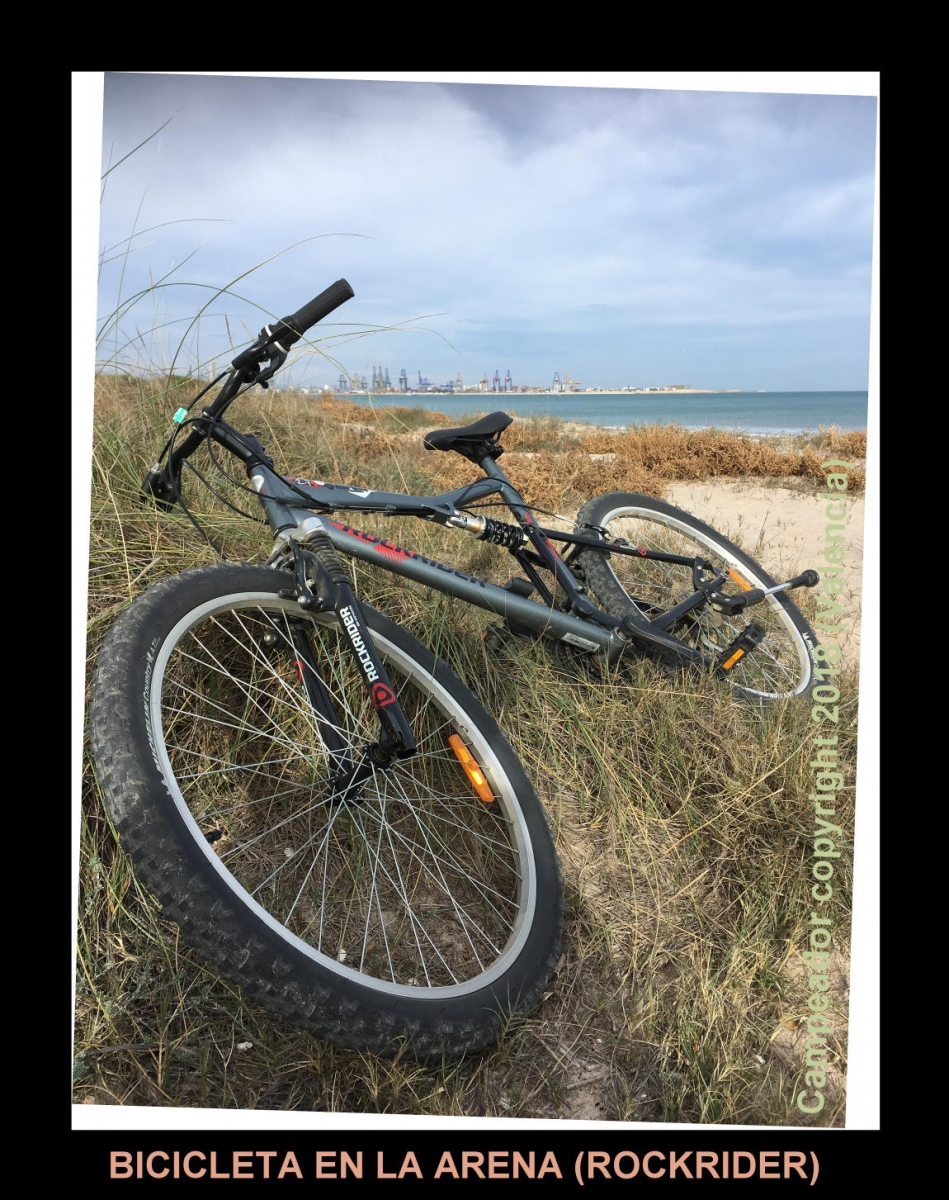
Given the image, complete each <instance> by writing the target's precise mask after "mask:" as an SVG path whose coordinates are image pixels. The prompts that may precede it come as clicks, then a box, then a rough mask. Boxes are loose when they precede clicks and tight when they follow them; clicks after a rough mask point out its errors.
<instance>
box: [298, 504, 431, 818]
mask: <svg viewBox="0 0 949 1200" xmlns="http://www.w3.org/2000/svg"><path fill="white" fill-rule="evenodd" d="M289 547H290V549H291V551H292V553H293V569H294V587H293V588H292V589H285V590H283V591H282V592H281V593H280V594H281V595H282V596H284V597H285V598H287V599H290V598H293V599H295V600H296V602H297V603H298V604H299V605H300V607H301V608H302V609H304V610H306V611H311V612H329V611H332V612H333V613H334V614H335V615H336V619H337V621H338V622H339V624H340V626H341V628H342V631H343V633H344V634H345V637H344V638H343V642H344V644H345V646H346V648H347V650H348V652H349V653H350V655H351V656H352V658H353V660H354V662H355V664H356V667H357V671H358V674H359V678H360V680H361V681H362V683H363V686H364V687H365V689H366V694H367V695H368V697H369V702H370V704H371V705H372V708H373V711H374V712H375V714H376V718H377V720H378V722H379V736H378V740H377V741H376V742H375V743H373V744H371V745H369V746H367V747H366V749H365V751H364V752H363V754H362V756H361V757H360V759H359V761H354V760H353V758H352V755H351V754H350V753H349V748H348V747H347V745H346V743H345V741H344V739H343V737H342V735H341V729H342V726H341V725H340V723H339V721H338V719H337V716H336V711H335V708H334V705H333V698H332V696H331V695H330V692H329V689H328V688H327V686H326V684H325V683H324V682H323V679H322V678H321V676H320V673H319V670H318V669H317V666H316V662H315V660H314V658H313V652H312V649H311V647H310V644H309V640H308V638H307V637H306V634H305V633H304V624H303V622H302V621H294V622H291V630H292V632H291V640H292V648H293V651H294V654H295V655H296V662H297V665H298V670H299V672H300V676H301V679H302V681H303V686H304V688H305V690H306V694H307V699H308V700H309V702H310V704H311V705H312V706H313V709H314V711H315V712H316V713H317V715H318V717H319V718H320V729H321V733H322V735H323V737H324V741H325V743H326V746H327V749H328V750H329V752H330V754H331V756H332V757H333V758H334V760H335V762H336V770H335V772H334V774H333V776H332V779H331V782H330V795H329V797H328V799H329V801H331V802H340V801H358V800H359V799H361V796H362V788H363V784H365V783H367V782H368V781H369V780H370V779H371V778H372V776H373V774H374V773H375V772H376V771H378V770H386V769H387V768H389V767H391V766H392V764H393V763H394V762H396V761H397V760H399V759H403V758H410V757H411V756H412V755H413V754H415V753H416V750H417V746H416V742H415V738H414V737H413V735H412V730H411V728H410V726H409V723H408V721H407V720H406V717H405V713H404V712H403V711H402V707H401V705H400V704H399V700H398V697H397V696H396V694H395V689H394V688H393V686H392V683H391V681H390V679H389V676H388V673H387V672H386V669H385V667H384V665H383V663H382V659H381V658H380V656H379V652H378V650H377V649H376V646H375V643H374V641H373V639H372V634H371V633H370V632H369V628H368V626H367V624H366V620H365V616H364V613H363V610H362V605H361V604H360V602H359V600H358V599H357V598H356V596H355V594H354V592H353V589H352V585H351V584H350V581H349V575H348V574H347V572H346V570H345V568H344V567H343V565H342V563H341V561H340V558H339V555H338V553H337V551H336V547H335V546H334V545H333V543H332V542H331V541H330V539H329V537H328V535H327V534H326V532H325V531H324V530H323V529H322V526H320V527H319V528H318V529H316V530H314V531H312V532H310V533H309V535H308V537H307V539H306V542H305V543H303V542H300V541H297V540H296V539H293V538H291V539H289Z"/></svg>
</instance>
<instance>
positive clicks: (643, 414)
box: [341, 392, 867, 434]
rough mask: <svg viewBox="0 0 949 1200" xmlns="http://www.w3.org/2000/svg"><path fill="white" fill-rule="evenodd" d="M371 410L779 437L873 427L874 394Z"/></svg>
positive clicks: (539, 397)
mask: <svg viewBox="0 0 949 1200" xmlns="http://www.w3.org/2000/svg"><path fill="white" fill-rule="evenodd" d="M341 395H342V394H341ZM345 398H346V399H347V400H353V401H355V402H356V403H357V404H367V403H370V400H369V399H368V398H367V397H366V396H365V394H359V393H348V394H346V395H345ZM371 403H372V405H373V406H374V407H376V408H390V407H392V406H394V405H405V406H407V407H410V408H425V409H429V410H430V411H435V412H442V413H445V414H446V415H447V416H449V417H459V418H461V417H468V416H472V417H473V416H474V415H475V414H476V413H485V412H496V411H498V410H500V411H502V412H506V413H509V414H510V415H511V416H512V417H536V416H544V417H559V418H560V419H562V420H565V421H584V422H587V423H588V424H591V425H605V426H608V427H610V428H614V429H617V428H624V427H626V426H629V425H657V424H659V425H669V424H676V425H681V426H682V427H683V428H685V429H713V428H714V429H727V430H730V431H732V432H734V433H747V434H773V433H802V432H805V431H810V430H817V429H818V428H820V426H822V425H837V426H839V428H841V429H866V427H867V393H866V392H697V393H680V394H676V393H672V392H663V393H648V392H646V393H624V392H563V393H543V392H540V393H537V392H535V393H529V392H528V393H518V392H484V393H481V394H473V393H467V394H465V395H460V396H452V395H450V394H447V393H434V394H433V393H428V392H409V393H408V394H399V395H392V394H385V395H379V396H373V397H372V398H371ZM463 423H464V422H462V421H459V424H463Z"/></svg>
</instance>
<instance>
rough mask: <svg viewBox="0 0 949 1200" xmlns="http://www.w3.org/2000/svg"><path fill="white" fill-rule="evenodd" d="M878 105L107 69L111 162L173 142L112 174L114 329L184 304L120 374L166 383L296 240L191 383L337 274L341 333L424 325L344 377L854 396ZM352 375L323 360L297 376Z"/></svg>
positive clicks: (341, 348) (149, 323)
mask: <svg viewBox="0 0 949 1200" xmlns="http://www.w3.org/2000/svg"><path fill="white" fill-rule="evenodd" d="M876 103H877V102H876V99H875V98H874V97H871V96H847V95H839V96H838V95H793V94H791V95H787V94H786V95H781V94H766V93H739V92H732V93H729V92H714V91H664V90H634V89H622V88H609V89H601V88H586V87H584V88H576V87H530V86H523V85H521V86H518V85H510V84H461V83H450V84H446V83H408V82H406V83H393V82H379V81H356V80H331V79H272V78H238V77H227V76H209V77H199V76H181V75H148V74H134V73H128V74H126V73H111V74H107V75H106V77H105V100H104V137H103V170H104V171H105V170H107V169H108V168H109V166H110V165H111V164H112V163H116V162H117V161H118V160H119V159H120V158H122V156H123V155H126V154H128V153H129V152H130V151H131V150H133V148H134V147H135V146H136V145H137V144H138V143H139V142H141V141H142V140H143V139H144V138H146V137H148V136H149V135H150V134H152V133H154V131H155V130H156V129H158V127H159V126H161V125H162V124H163V123H164V122H168V124H167V125H166V126H165V128H164V129H163V130H162V132H161V133H160V134H159V135H158V136H157V137H154V138H152V140H150V141H149V142H147V144H146V145H144V146H143V147H141V149H139V150H137V151H136V152H135V153H134V154H132V155H131V156H130V157H129V158H128V159H126V161H125V162H122V163H121V164H120V165H118V166H117V167H116V168H115V169H114V170H112V171H111V172H110V173H109V174H108V176H107V179H106V180H105V187H104V198H103V204H102V213H101V247H102V249H106V248H110V247H115V248H116V249H112V250H109V252H108V253H107V254H106V255H105V257H106V258H111V259H112V261H111V262H108V263H107V264H106V265H105V266H104V267H103V270H102V273H101V289H100V296H99V302H98V314H99V318H100V321H102V322H106V323H107V318H108V317H109V314H110V313H112V312H113V311H114V310H116V308H117V306H119V305H120V304H122V303H124V302H126V301H127V300H129V299H130V298H131V297H133V296H134V295H135V294H136V292H138V291H139V290H142V289H147V288H148V286H149V283H150V282H154V281H156V280H158V279H160V278H162V277H167V278H166V282H167V283H168V284H169V285H172V284H173V285H174V286H163V287H162V288H161V289H159V290H158V291H154V292H151V293H150V294H149V295H148V296H147V297H146V298H145V299H144V300H143V301H142V302H141V303H140V304H138V305H137V306H136V307H135V308H133V309H130V310H129V311H127V312H123V315H122V317H121V320H120V323H119V324H120V328H119V330H118V331H117V332H116V333H114V334H113V335H112V336H110V337H109V338H108V339H107V340H106V341H105V343H104V344H103V347H102V357H103V358H109V357H110V356H112V355H117V358H118V359H119V360H121V361H122V362H123V363H127V364H132V365H137V366H154V367H158V366H167V365H169V363H170V361H171V358H172V355H173V354H175V352H176V347H177V343H178V341H179V339H180V338H181V336H182V335H183V334H184V333H185V331H186V330H187V328H188V324H189V319H190V318H191V317H192V316H193V315H194V314H195V313H196V312H197V310H198V309H199V308H200V307H201V305H202V304H205V303H206V302H207V300H208V299H209V298H211V297H212V296H213V295H214V290H215V289H217V288H220V287H222V286H224V285H227V284H228V283H229V282H230V281H231V280H233V279H234V278H235V277H236V276H238V275H241V274H242V273H244V272H246V271H248V270H249V269H250V268H251V267H253V266H254V265H255V264H257V263H260V262H262V261H264V260H266V259H271V256H274V255H277V254H278V252H280V251H282V250H284V249H285V248H286V247H288V246H291V245H293V244H294V243H300V244H298V245H293V248H292V249H290V250H288V251H287V252H286V253H285V254H281V255H279V257H276V258H272V259H271V261H269V262H267V263H266V265H264V266H262V267H260V269H259V270H256V271H254V272H253V273H251V274H249V275H247V276H246V277H245V278H243V279H241V280H240V282H239V283H237V284H235V285H234V286H233V288H232V291H233V292H234V293H235V294H234V295H228V296H222V297H220V298H218V299H217V300H215V301H214V302H213V303H212V304H211V306H210V308H209V309H208V310H207V313H206V314H205V315H204V316H203V317H202V319H201V321H200V324H199V326H198V331H197V332H198V335H199V336H198V339H197V340H195V339H194V338H193V337H189V338H188V339H187V340H186V342H185V344H184V346H183V347H182V348H181V349H180V350H178V351H177V354H178V358H177V362H178V367H179V369H183V368H194V367H195V366H196V365H197V364H198V362H199V361H202V362H203V361H206V360H208V359H211V358H213V357H215V356H216V358H217V364H218V367H219V368H220V367H223V365H224V364H225V362H226V361H227V357H226V356H227V353H228V350H229V349H230V348H231V347H232V346H237V345H240V344H241V343H243V342H246V341H247V340H248V339H249V338H250V337H251V336H252V335H253V334H255V333H256V332H257V330H258V328H259V327H260V325H261V324H262V323H263V322H264V321H265V320H266V319H267V317H268V314H275V315H278V316H282V315H284V314H286V313H288V312H291V311H293V310H294V309H296V308H298V307H299V306H300V305H302V304H303V303H304V302H305V301H306V300H308V299H310V298H311V296H313V295H314V294H316V293H317V292H319V291H321V290H322V289H323V288H324V287H325V286H327V285H328V284H329V283H331V282H332V281H333V280H335V279H337V278H339V277H340V276H344V277H345V278H346V279H348V280H349V282H350V283H351V284H352V286H353V289H354V291H355V293H356V297H355V299H353V300H351V301H350V302H349V303H348V304H347V305H345V306H344V307H343V308H341V309H340V310H339V311H338V312H337V313H336V314H335V315H334V316H333V317H331V318H329V322H328V323H327V326H323V327H319V328H320V329H322V331H323V332H324V333H332V332H336V333H340V332H348V333H351V332H356V331H362V330H364V329H366V328H373V327H379V326H383V327H384V326H390V325H400V326H403V327H405V329H406V330H408V331H402V332H382V333H375V334H373V336H372V337H369V338H364V339H361V340H357V341H349V342H348V343H347V342H345V341H344V342H343V343H341V344H339V345H337V346H336V348H335V350H334V351H333V354H334V359H335V362H337V363H338V364H340V365H341V366H342V367H343V368H344V369H345V370H346V371H347V372H350V373H358V374H365V375H369V374H370V372H371V368H372V365H374V364H376V363H379V364H382V365H383V366H388V368H389V371H390V375H391V377H392V378H393V379H395V377H396V376H397V375H398V373H399V371H400V370H401V369H402V368H403V367H405V368H406V370H407V371H408V374H409V378H410V379H411V380H413V381H414V380H416V379H417V376H418V372H419V371H421V373H422V375H424V376H427V377H428V378H429V379H430V380H431V381H432V383H433V384H442V383H444V382H446V381H447V380H448V379H454V378H455V377H456V376H457V375H458V374H461V375H462V377H463V379H464V382H465V383H466V384H468V383H474V382H476V381H477V379H478V378H479V377H480V376H481V375H482V374H484V373H487V374H488V375H489V376H493V374H494V372H495V370H498V371H499V372H500V374H501V375H502V376H503V375H504V374H505V373H506V372H507V371H508V370H510V372H511V375H512V376H513V379H514V382H515V383H516V384H519V383H530V384H537V385H547V384H549V383H550V381H551V379H552V377H553V374H554V372H555V371H560V372H561V373H563V372H564V371H567V372H569V374H570V375H571V376H572V377H573V378H574V379H577V380H579V381H580V382H581V383H582V385H583V386H596V387H615V386H624V385H627V384H632V385H634V386H635V385H645V386H649V385H661V384H669V383H686V384H691V385H693V386H707V387H713V388H714V387H739V388H747V389H750V390H754V389H759V388H765V389H768V390H823V389H862V388H865V387H866V386H867V376H868V360H869V340H868V339H869V314H870V271H871V236H872V224H873V180H874V141H875V123H876ZM168 222H178V223H176V224H166V223H168ZM151 226H163V227H161V228H157V229H152V230H151V232H148V233H139V232H137V231H141V230H146V229H147V228H148V227H151ZM131 235H134V236H131ZM130 236H131V240H130V241H126V239H129V238H130ZM305 239H315V240H305ZM126 245H127V246H130V247H131V249H132V252H131V253H130V254H128V255H124V254H122V253H121V252H122V251H123V250H124V248H125V246H126ZM189 256H191V257H190V258H189ZM186 260H187V261H186ZM434 314H437V315H434ZM158 327H161V328H160V329H159V328H158ZM127 343H128V344H127ZM338 374H339V366H338V365H333V364H331V363H328V362H327V361H326V360H325V359H324V358H322V357H321V356H320V355H316V354H309V355H307V356H305V357H304V358H303V359H302V360H301V361H300V363H299V364H298V365H297V367H295V369H294V378H295V380H296V381H297V382H300V383H304V384H309V385H312V386H317V385H320V384H322V383H326V382H332V383H334V384H335V382H336V379H337V376H338Z"/></svg>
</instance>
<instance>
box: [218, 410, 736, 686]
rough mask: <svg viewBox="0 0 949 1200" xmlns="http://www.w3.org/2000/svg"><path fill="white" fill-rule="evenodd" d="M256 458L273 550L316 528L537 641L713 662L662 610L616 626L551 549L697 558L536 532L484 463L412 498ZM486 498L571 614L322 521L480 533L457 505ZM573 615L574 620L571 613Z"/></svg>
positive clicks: (224, 431)
mask: <svg viewBox="0 0 949 1200" xmlns="http://www.w3.org/2000/svg"><path fill="white" fill-rule="evenodd" d="M222 426H223V428H222ZM230 433H232V431H230V430H229V429H228V427H227V426H224V425H223V422H218V423H216V424H214V425H212V426H211V427H210V429H209V431H208V435H209V436H210V437H212V438H214V440H216V441H220V442H221V444H222V445H225V446H228V445H229V443H230V441H231V438H230V437H229V436H228V434H230ZM254 460H255V461H252V462H250V461H249V462H247V473H248V476H249V477H250V480H251V484H252V485H253V487H254V490H255V491H256V492H257V495H258V498H259V500H260V502H261V504H262V506H263V508H264V512H265V513H266V516H267V520H268V523H269V524H270V527H271V529H272V530H273V532H274V534H275V536H276V538H277V548H278V550H279V549H280V548H281V547H282V548H289V547H290V546H291V544H292V543H294V542H304V543H305V542H306V540H307V539H308V538H311V537H313V536H314V535H315V534H317V533H320V532H322V533H325V534H326V536H327V537H328V538H329V539H330V541H331V542H332V544H333V546H334V547H335V548H336V549H337V550H338V551H339V552H340V553H341V554H343V555H346V556H348V557H350V558H357V559H360V560H362V561H364V562H367V563H370V564H372V565H373V566H376V567H380V568H382V569H383V570H385V571H390V572H392V573H393V574H395V575H401V576H404V577H405V578H406V579H412V580H415V582H417V583H421V584H423V585H424V586H425V587H429V588H432V589H434V590H435V591H439V592H443V593H445V594H446V595H449V596H455V597H457V598H458V599H459V600H463V601H465V602H466V603H468V604H473V605H475V606H476V607H478V608H483V609H486V610H487V611H488V612H491V613H494V614H495V615H497V616H499V617H502V618H504V619H505V620H508V621H515V622H518V623H519V624H521V625H523V626H526V627H527V628H528V629H530V630H532V631H533V632H535V633H537V634H539V635H540V636H543V637H547V638H552V639H554V640H556V641H562V642H566V643H568V644H570V645H573V646H576V647H579V648H580V649H583V650H586V651H590V652H596V653H598V654H601V655H604V656H605V657H606V659H607V660H608V661H610V662H613V661H615V660H616V659H617V658H619V656H620V655H621V654H622V653H623V652H624V651H625V650H626V649H627V648H628V647H629V644H630V640H631V638H635V637H636V636H637V635H639V636H640V637H641V638H642V641H643V642H644V643H645V644H646V645H647V646H651V647H653V648H654V649H656V650H658V651H660V652H661V651H665V652H667V653H672V654H674V655H675V656H676V657H677V658H678V659H679V660H680V661H682V662H691V663H694V664H698V665H701V666H705V667H713V666H714V665H715V660H714V659H712V658H710V657H709V656H707V655H704V654H702V653H700V652H699V651H697V650H694V649H692V648H691V647H689V646H687V645H686V644H685V643H683V642H681V641H679V640H678V639H677V638H675V637H673V636H672V635H670V634H667V633H665V632H664V628H665V624H666V620H665V618H668V617H670V616H671V615H672V614H671V613H669V614H663V615H662V617H660V618H657V620H656V622H655V623H654V622H652V621H650V620H649V619H648V618H646V617H645V616H642V615H639V614H635V613H634V614H632V615H631V616H629V617H626V618H623V619H622V620H620V619H618V618H616V617H613V616H611V615H610V614H608V613H605V612H603V611H602V610H601V609H598V608H595V607H594V606H593V605H592V604H590V602H589V601H588V600H587V599H586V598H585V596H584V595H583V594H582V592H581V591H580V588H579V586H578V584H577V581H576V579H575V577H574V576H573V574H572V572H571V571H570V568H569V566H568V565H567V563H566V562H565V561H564V559H563V558H561V556H560V554H559V553H558V552H557V550H556V549H555V548H554V547H553V545H552V544H551V543H552V541H554V540H560V541H562V542H565V543H568V544H570V545H572V546H573V547H575V548H576V549H580V548H583V547H585V546H589V547H591V548H596V549H599V550H607V549H608V550H609V551H610V552H611V553H619V554H629V555H635V556H639V557H644V556H648V557H654V558H661V559H662V560H664V561H669V562H675V563H679V564H681V565H682V566H688V567H693V566H694V564H695V562H696V560H695V559H692V558H685V557H682V556H679V555H671V554H661V553H658V552H650V553H649V554H648V555H644V552H643V551H641V550H638V549H637V548H635V547H628V546H622V545H618V544H615V543H612V542H606V541H604V539H603V538H602V537H592V536H591V537H585V536H582V535H571V534H563V533H560V532H559V531H557V530H551V529H546V528H544V527H542V526H538V525H537V523H536V522H535V521H534V518H533V516H532V514H531V512H530V510H529V508H528V507H527V505H526V504H525V503H524V500H523V498H522V497H521V495H520V494H519V493H518V492H517V490H516V489H515V487H514V485H513V484H512V483H511V481H510V480H509V479H508V478H507V476H506V475H505V474H504V472H503V471H502V470H501V468H500V467H499V466H498V465H497V464H496V462H494V461H493V460H492V459H485V460H484V461H483V462H482V463H481V466H482V468H483V469H484V470H485V473H486V477H485V478H483V479H478V480H475V481H474V482H473V483H470V484H467V485H466V486H465V487H462V488H458V489H456V490H455V491H453V492H447V493H445V494H444V495H441V496H410V495H405V494H402V493H396V492H383V491H376V490H373V489H369V488H353V487H346V486H343V485H340V484H330V483H324V482H322V481H320V480H312V479H299V478H295V477H283V476H280V475H278V474H277V473H276V471H275V470H274V469H273V468H272V467H271V466H270V465H269V462H268V461H266V460H265V459H264V458H262V457H260V456H256V455H255V456H254ZM491 495H499V496H500V497H501V498H502V500H503V501H504V502H505V504H506V505H507V507H508V508H509V509H510V511H511V512H512V513H513V514H514V516H515V517H516V518H517V521H518V525H519V527H520V529H521V530H522V531H523V534H524V545H523V546H522V547H517V548H511V547H509V548H510V549H511V553H512V554H513V555H514V557H515V558H516V559H517V560H518V562H519V563H520V564H521V565H522V566H523V567H525V568H526V569H527V571H528V573H530V574H531V575H532V577H533V579H534V581H535V583H540V579H539V577H538V576H537V574H536V571H534V570H533V566H534V565H538V566H541V567H546V568H547V569H549V570H550V571H551V573H552V574H553V577H554V580H555V582H556V585H557V586H559V587H560V588H562V590H563V592H564V593H565V595H566V597H567V604H568V605H569V606H570V607H571V608H572V609H573V610H574V611H573V612H567V611H564V609H563V608H561V607H559V606H558V605H557V604H556V602H555V599H554V596H553V595H552V594H551V593H550V592H546V589H544V588H543V585H542V584H541V586H540V588H539V589H538V590H539V591H541V595H542V596H544V599H545V601H546V602H545V603H538V602H537V601H536V600H532V599H529V598H528V597H526V596H522V595H519V594H518V593H517V592H514V591H512V590H510V589H509V588H506V587H498V586H497V585H496V584H492V583H489V582H488V581H487V580H484V579H479V578H477V577H476V576H474V575H469V574H467V573H466V572H465V571H462V570H460V569H458V568H457V567H453V566H449V565H447V564H445V563H441V562H438V561H437V560H435V559H431V558H427V557H426V556H425V555H423V554H417V553H416V552H415V551H412V550H407V549H405V548H403V547H402V546H399V545H396V543H394V542H392V541H389V540H388V539H386V538H384V537H382V536H379V535H377V534H372V533H366V532H364V531H363V530H361V529H358V528H355V527H354V526H352V525H349V524H344V523H342V522H340V521H338V520H334V519H332V518H330V516H329V515H328V514H329V513H341V512H353V513H363V514H369V513H379V514H383V515H389V516H412V517H417V518H419V519H421V520H426V521H432V522H436V523H438V524H441V525H446V526H454V527H457V528H461V529H464V528H466V527H467V528H470V529H477V526H476V525H475V524H474V521H476V518H472V516H471V514H470V513H464V512H462V511H461V508H462V507H463V506H467V505H471V504H474V503H476V502H478V501H480V500H483V499H485V498H486V497H488V496H491ZM301 509H303V510H305V511H306V512H307V515H306V516H301ZM317 514H321V515H317ZM528 546H529V550H528V549H527V547H528ZM528 555H530V557H528ZM545 592H546V595H544V593H545ZM705 601H706V597H705V595H704V594H703V593H702V592H701V591H697V592H696V594H695V595H694V596H693V597H691V598H690V599H689V600H687V601H684V602H683V604H682V605H680V606H677V609H676V610H672V612H674V613H675V614H676V616H678V615H681V613H683V612H686V611H688V610H689V609H690V608H694V607H697V606H698V605H700V604H703V603H705ZM679 610H681V611H679ZM578 613H579V614H580V615H576V614H578Z"/></svg>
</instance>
